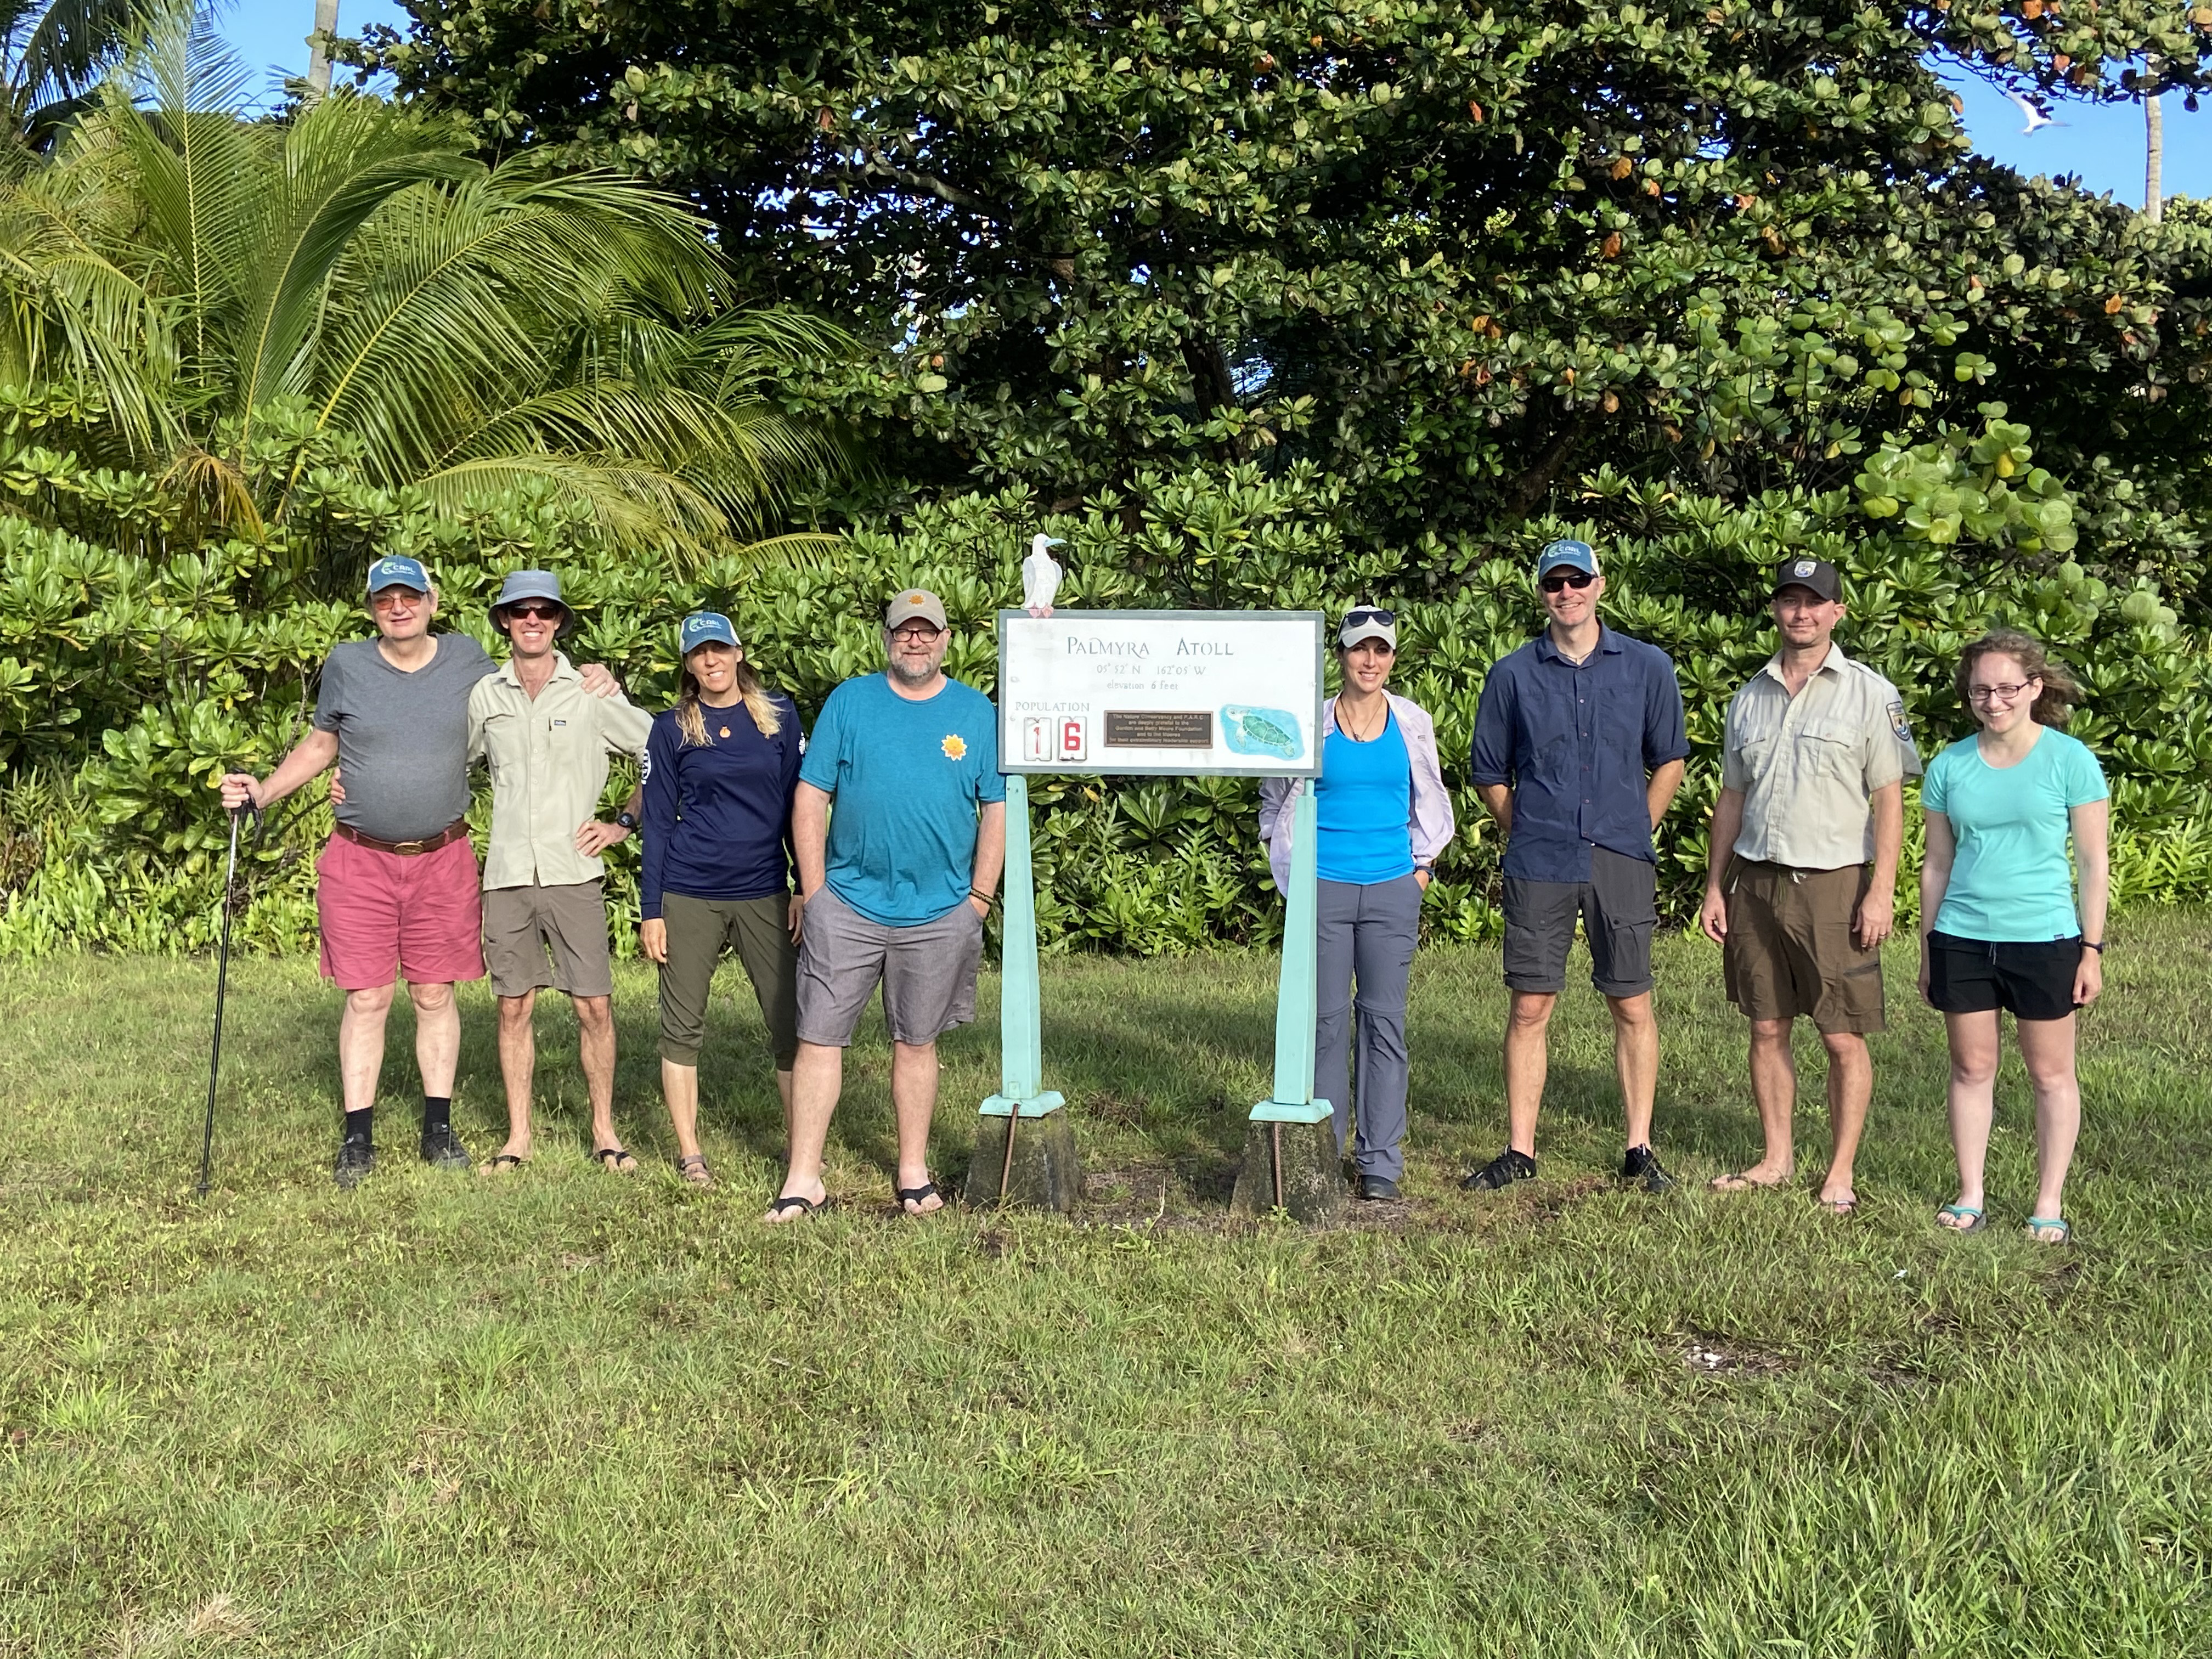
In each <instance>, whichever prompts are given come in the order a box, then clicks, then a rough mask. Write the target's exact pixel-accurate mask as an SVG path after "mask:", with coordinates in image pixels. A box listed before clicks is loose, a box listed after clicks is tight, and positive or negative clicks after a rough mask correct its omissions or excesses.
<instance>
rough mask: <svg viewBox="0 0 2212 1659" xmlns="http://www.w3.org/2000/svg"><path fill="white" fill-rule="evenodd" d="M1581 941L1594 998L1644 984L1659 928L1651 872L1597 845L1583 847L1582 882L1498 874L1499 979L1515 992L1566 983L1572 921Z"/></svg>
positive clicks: (1631, 992) (1641, 989) (1633, 992)
mask: <svg viewBox="0 0 2212 1659" xmlns="http://www.w3.org/2000/svg"><path fill="white" fill-rule="evenodd" d="M1577 915H1579V916H1581V918H1582V921H1583V933H1585V934H1587V935H1588V936H1589V953H1590V983H1591V984H1592V985H1594V986H1595V987H1597V989H1598V992H1599V994H1601V995H1603V996H1608V997H1635V996H1642V995H1643V994H1644V993H1645V992H1646V991H1648V990H1650V988H1651V934H1652V932H1653V930H1654V929H1655V928H1656V927H1658V925H1659V871H1658V867H1657V866H1656V865H1652V864H1650V863H1648V862H1646V861H1645V860H1643V859H1632V858H1630V857H1628V856H1627V855H1626V854H1621V853H1614V852H1609V851H1607V849H1606V848H1602V847H1593V848H1590V878H1589V880H1588V881H1526V880H1522V878H1519V877H1516V876H1508V877H1506V878H1505V983H1506V985H1507V987H1509V988H1510V989H1512V990H1516V991H1534V992H1552V993H1557V992H1559V991H1564V990H1565V989H1566V988H1567V947H1568V946H1569V945H1572V944H1573V943H1574V942H1575V918H1576V917H1577Z"/></svg>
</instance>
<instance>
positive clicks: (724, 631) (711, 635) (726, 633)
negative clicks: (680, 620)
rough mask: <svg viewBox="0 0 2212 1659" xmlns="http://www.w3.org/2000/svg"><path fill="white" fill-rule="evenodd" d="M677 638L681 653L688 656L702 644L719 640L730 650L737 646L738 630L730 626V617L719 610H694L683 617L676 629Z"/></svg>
mask: <svg viewBox="0 0 2212 1659" xmlns="http://www.w3.org/2000/svg"><path fill="white" fill-rule="evenodd" d="M677 640H678V645H679V646H680V647H681V649H682V652H683V654H684V655H685V656H687V657H688V656H690V654H691V653H693V652H694V651H696V650H697V649H698V648H699V647H701V646H702V645H709V644H712V643H713V642H714V641H716V640H720V641H721V642H722V643H723V644H724V645H726V646H728V647H730V648H731V649H732V650H733V651H734V650H736V649H738V630H737V629H734V628H732V627H731V626H730V619H729V618H728V617H726V616H724V615H723V614H722V613H721V612H720V611H693V612H692V613H691V614H690V616H688V617H685V618H684V626H683V627H682V628H681V629H678V630H677Z"/></svg>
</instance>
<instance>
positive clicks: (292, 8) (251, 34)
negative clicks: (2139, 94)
mask: <svg viewBox="0 0 2212 1659" xmlns="http://www.w3.org/2000/svg"><path fill="white" fill-rule="evenodd" d="M406 21H407V14H406V13H405V12H404V11H402V10H401V9H399V7H398V5H397V4H396V3H394V0H339V11H338V27H340V29H341V30H342V31H343V32H344V33H349V34H351V33H356V32H357V31H359V30H361V29H363V28H366V27H368V26H369V25H370V24H372V23H390V24H392V25H393V26H395V27H404V24H405V22H406ZM314 26H315V3H314V0H233V4H232V6H231V8H230V9H229V12H228V16H227V18H226V20H225V27H224V33H226V34H228V36H229V37H230V40H231V41H232V43H233V44H234V45H235V46H237V47H238V49H239V51H240V52H241V53H243V54H244V56H245V58H246V62H247V63H249V64H252V65H253V66H254V68H256V69H257V70H259V69H263V68H265V67H273V68H274V69H275V70H276V73H275V74H274V75H273V76H271V77H270V89H271V90H272V91H273V89H274V87H275V84H276V82H279V81H281V80H282V79H283V76H285V75H288V74H289V75H298V74H300V73H301V72H303V71H304V70H306V69H307V32H308V31H309V30H310V29H312V28H313V27H314ZM1951 81H1952V84H1953V86H1954V88H1956V89H1957V91H1958V93H1959V95H1960V97H1961V98H1962V99H1964V100H1966V131H1968V132H1969V133H1971V134H1972V137H1973V140H1974V147H1975V148H1976V149H1978V150H1980V151H1981V152H1982V153H1983V154H1984V155H1990V156H1994V157H1995V158H1996V160H1998V161H2002V162H2004V163H2006V164H2007V165H2008V166H2011V167H2018V168H2019V169H2020V170H2021V172H2023V173H2079V174H2080V175H2081V180H2082V182H2083V183H2084V184H2085V185H2087V186H2088V188H2089V189H2091V190H2093V191H2110V192H2112V195H2113V196H2114V197H2117V198H2118V199H2119V200H2120V201H2123V202H2125V203H2127V204H2129V205H2130V206H2133V207H2140V206H2142V193H2143V112H2142V106H2141V105H2140V104H2133V103H2128V104H2075V103H2068V104H2057V105H2054V106H2052V109H2051V113H2052V114H2053V115H2055V116H2057V118H2059V120H2061V121H2063V122H2064V123H2065V125H2063V126H2051V127H2045V128H2042V129H2041V130H2040V131H2037V132H2035V133H2033V134H2028V135H2023V134H2022V133H2021V130H2020V129H2021V125H2022V123H2021V113H2020V111H2019V110H2017V109H2016V108H2015V107H2014V106H2012V105H2011V104H2010V103H2008V102H2007V101H2006V100H2005V98H2004V96H2003V94H2001V93H1999V92H1997V91H1996V89H1994V88H1991V87H1989V86H1987V85H1985V84H1984V83H1983V82H1980V81H1978V80H1975V79H1973V78H1972V76H1965V75H1956V76H1952V77H1951ZM2165 109H2166V194H2167V195H2168V196H2199V197H2212V100H2207V106H2206V107H2205V108H2204V109H2203V110H2200V111H2199V112H2197V113H2196V114H2194V115H2191V114H2189V113H2187V112H2185V111H2184V110H2183V109H2182V107H2181V98H2180V94H2178V93H2168V94H2166V103H2165Z"/></svg>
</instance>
